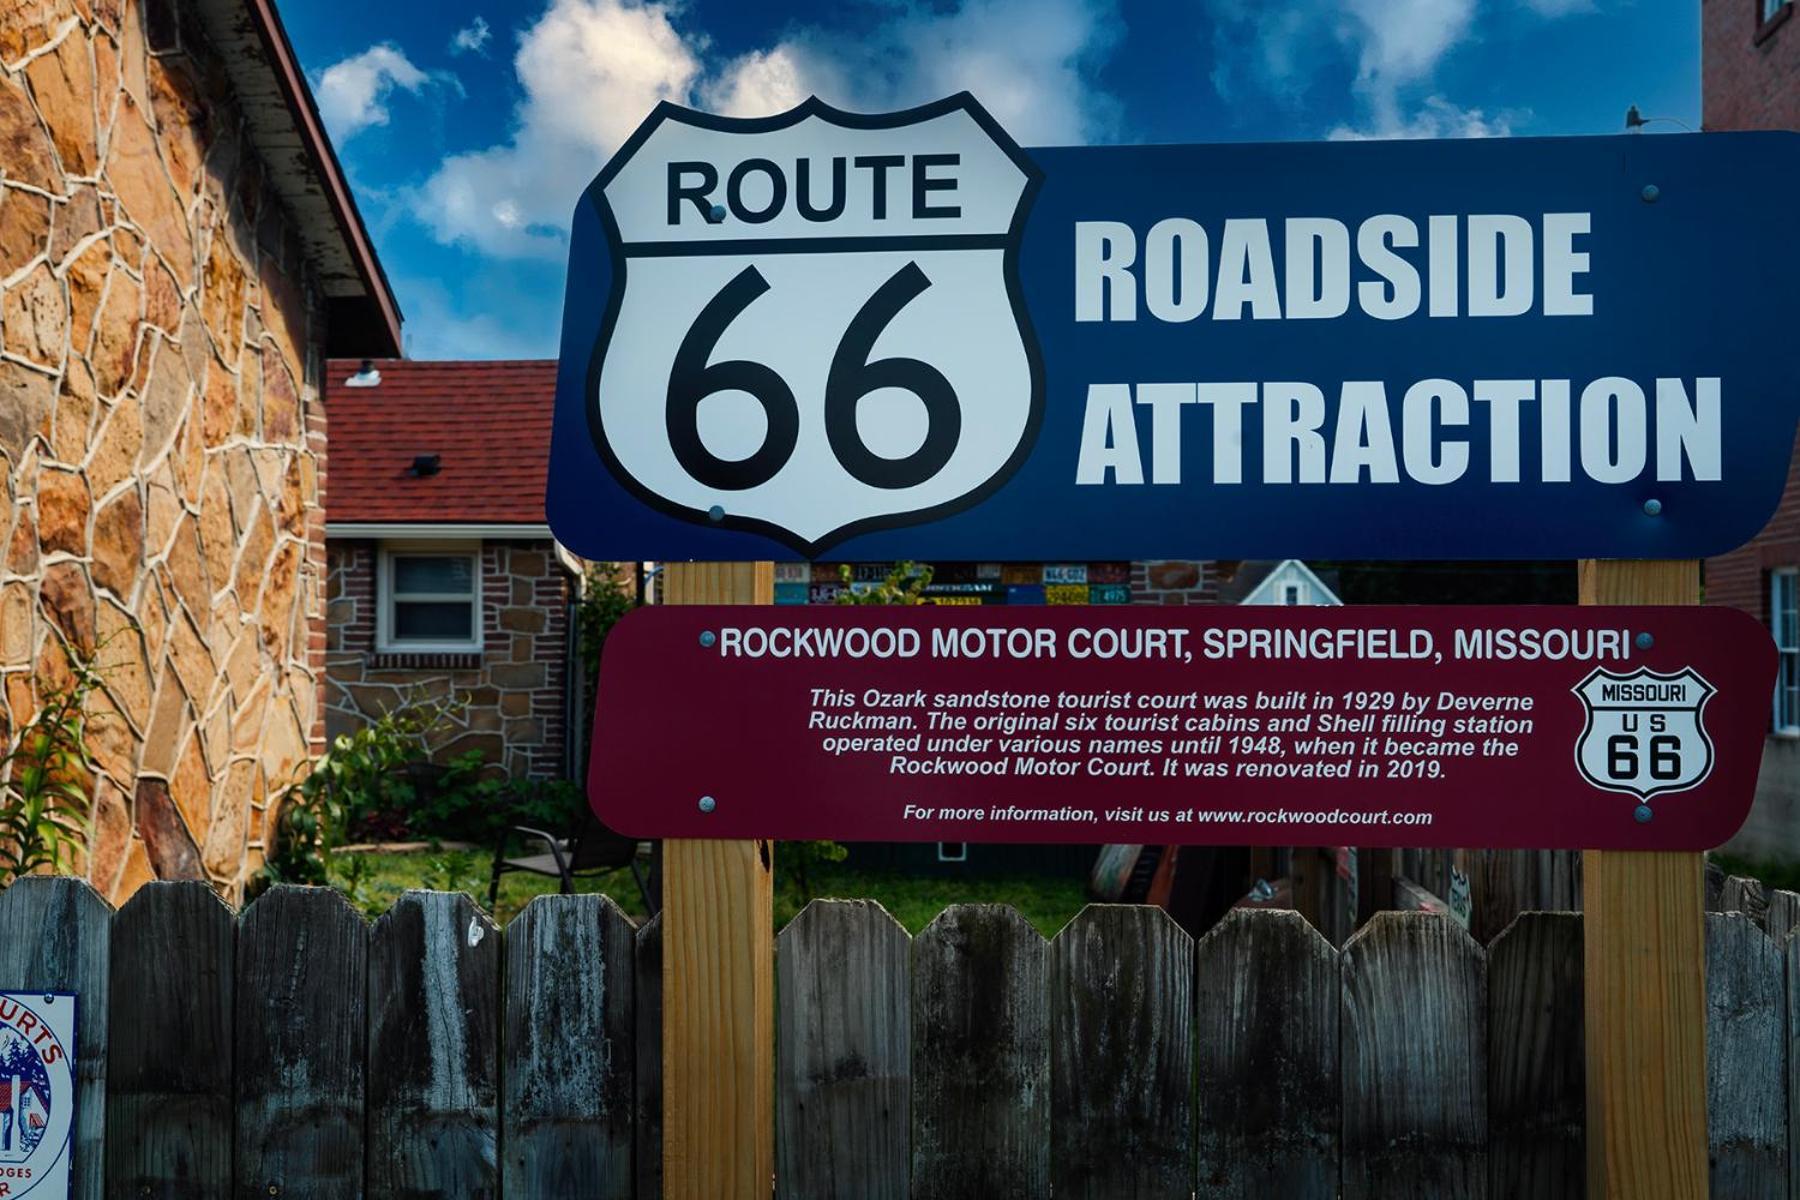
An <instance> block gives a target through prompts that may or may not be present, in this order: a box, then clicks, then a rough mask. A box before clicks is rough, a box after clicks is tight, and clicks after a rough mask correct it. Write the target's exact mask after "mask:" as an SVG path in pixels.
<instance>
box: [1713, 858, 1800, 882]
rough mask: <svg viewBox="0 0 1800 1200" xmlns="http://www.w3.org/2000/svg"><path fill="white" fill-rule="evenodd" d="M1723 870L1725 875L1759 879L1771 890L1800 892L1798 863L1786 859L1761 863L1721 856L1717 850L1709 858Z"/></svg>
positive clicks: (1748, 859)
mask: <svg viewBox="0 0 1800 1200" xmlns="http://www.w3.org/2000/svg"><path fill="white" fill-rule="evenodd" d="M1709 857H1711V859H1712V860H1713V861H1714V862H1715V863H1718V864H1719V866H1720V867H1722V868H1724V870H1725V873H1726V874H1727V875H1747V876H1749V877H1750V878H1752V879H1760V880H1762V881H1763V883H1764V884H1766V885H1767V886H1769V887H1771V888H1780V889H1782V890H1785V891H1790V892H1800V862H1795V861H1794V860H1792V859H1788V860H1785V861H1782V862H1761V861H1758V860H1756V859H1750V858H1739V857H1738V856H1737V855H1735V854H1721V853H1719V852H1718V851H1717V850H1715V851H1713V853H1712V854H1711V855H1710V856H1709Z"/></svg>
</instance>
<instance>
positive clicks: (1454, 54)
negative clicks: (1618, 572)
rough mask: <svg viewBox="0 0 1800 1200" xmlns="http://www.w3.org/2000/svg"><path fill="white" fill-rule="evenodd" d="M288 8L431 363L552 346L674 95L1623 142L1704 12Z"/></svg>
mask: <svg viewBox="0 0 1800 1200" xmlns="http://www.w3.org/2000/svg"><path fill="white" fill-rule="evenodd" d="M280 7H281V14H282V19H283V20H284V21H285V22H286V24H287V28H288V33H289V36H290V37H291V38H292V40H293V43H294V46H295V49H296V51H297V52H298V54H299V56H300V61H301V64H302V65H303V67H304V68H305V69H306V72H307V74H308V76H309V78H310V79H311V81H312V85H313V90H314V93H315V95H316V96H317V97H318V100H319V106H320V109H321V111H322V112H323V114H324V116H325V120H326V123H327V126H328V127H329V128H330V130H331V132H332V135H333V137H334V139H335V140H336V143H337V148H338V153H339V155H340V157H341V158H342V160H343V163H344V166H345V169H346V170H347V171H348V173H349V175H350V180H351V184H352V186H353V187H354V189H355V192H356V197H357V202H358V204H359V205H360V206H361V208H362V212H363V216H364V219H365V220H366V221H367V222H368V223H369V226H370V228H371V230H372V231H373V233H374V236H375V240H376V243H377V246H378V248H379V250H380V253H381V258H382V262H383V263H384V265H385V266H386V268H387V271H388V275H389V277H390V278H391V279H392V281H393V283H394V287H395V289H396V291H397V292H398V293H399V298H400V304H401V307H402V308H403V309H404V310H405V313H406V338H407V352H408V354H410V355H411V356H413V357H415V358H517V357H549V356H552V355H554V354H555V352H556V337H557V324H558V321H559V319H560V313H561V307H562V283H563V269H564V264H563V258H564V255H565V253H566V249H567V245H566V240H565V235H566V230H567V225H568V219H569V213H570V212H571V210H572V209H573V207H574V202H575V198H576V196H577V195H578V194H579V192H580V191H581V189H582V187H584V186H585V185H586V183H587V182H588V180H590V179H591V178H592V177H593V176H594V175H595V174H596V173H597V172H598V171H599V170H600V168H601V166H602V165H603V164H604V163H605V161H606V157H607V155H608V154H610V153H611V151H612V150H613V149H614V148H615V147H616V146H617V145H618V144H619V143H620V142H621V141H622V140H623V139H624V138H625V137H626V136H627V135H628V134H629V133H630V132H631V130H632V129H633V128H634V127H635V126H636V124H637V123H638V121H639V120H640V119H641V118H642V117H643V115H644V114H645V113H646V112H647V111H648V110H649V109H650V107H651V106H652V105H654V104H655V103H656V101H658V100H661V99H669V100H674V101H677V102H680V103H685V104H693V105H697V106H699V107H703V108H708V109H712V110H715V111H720V112H729V113H739V114H744V115H760V114H763V113H768V112H775V111H780V110H782V109H784V108H787V107H790V106H791V105H792V104H793V103H794V102H795V101H797V100H798V99H800V98H803V97H804V96H806V95H807V94H809V93H814V92H816V93H817V94H819V95H820V96H822V97H823V98H825V99H826V100H828V101H830V102H832V103H834V104H837V105H840V106H842V107H846V108H853V109H863V110H868V111H878V110H882V109H887V108H896V107H903V106H905V105H909V104H914V103H918V102H921V101H923V100H927V99H931V98H934V97H936V96H939V95H943V94H945V93H948V92H953V91H957V90H960V89H963V88H967V89H969V90H970V91H972V92H974V93H975V95H976V97H977V98H979V99H980V100H981V101H982V103H983V104H985V105H986V106H987V107H988V108H989V109H990V110H991V111H992V112H993V113H994V114H995V115H996V116H997V117H998V118H999V119H1000V121H1001V122H1002V124H1004V125H1005V126H1006V127H1007V128H1008V130H1009V131H1011V132H1012V133H1013V135H1014V136H1015V137H1017V138H1018V139H1019V140H1020V141H1021V142H1022V143H1024V144H1025V145H1028V146H1031V145H1055V144H1069V143H1080V142H1086V143H1106V142H1171V141H1187V142H1204V141H1254V140H1292V139H1305V138H1327V137H1338V138H1342V137H1465V136H1506V135H1513V136H1532V135H1536V136H1542V135H1553V134H1593V133H1615V132H1618V131H1620V129H1621V128H1622V125H1623V118H1624V113H1625V109H1626V107H1627V106H1628V105H1631V104H1636V105H1638V106H1639V107H1640V109H1642V111H1643V112H1644V113H1645V114H1647V115H1655V116H1667V117H1673V118H1676V119H1678V120H1680V121H1682V122H1685V123H1686V124H1688V125H1692V126H1696V127H1697V126H1698V125H1699V109H1700V98H1699V93H1700V67H1699V58H1700V28H1699V27H1700V5H1699V3H1698V0H1194V2H1193V3H1188V4H1163V3H1150V2H1148V0H836V2H835V3H834V2H827V0H801V2H797V3H791V4H756V3H750V2H747V0H673V2H663V3H645V2H642V0H523V2H507V3H503V2H501V0H382V2H379V3H372V2H371V0H280ZM1656 128H1663V129H1667V128H1672V126H1666V125H1665V126H1658V127H1656Z"/></svg>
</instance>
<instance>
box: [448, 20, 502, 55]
mask: <svg viewBox="0 0 1800 1200" xmlns="http://www.w3.org/2000/svg"><path fill="white" fill-rule="evenodd" d="M492 35H493V30H491V29H489V28H488V23H487V21H486V19H484V18H483V17H481V16H477V17H476V18H475V19H474V20H473V21H470V22H469V23H468V24H467V25H465V26H463V27H462V28H461V29H459V30H457V31H456V34H455V36H454V37H452V38H451V39H450V53H452V54H462V53H464V52H465V51H469V50H473V51H476V52H477V53H479V52H480V51H481V49H482V48H483V47H484V46H486V45H487V44H488V38H489V37H491V36H492Z"/></svg>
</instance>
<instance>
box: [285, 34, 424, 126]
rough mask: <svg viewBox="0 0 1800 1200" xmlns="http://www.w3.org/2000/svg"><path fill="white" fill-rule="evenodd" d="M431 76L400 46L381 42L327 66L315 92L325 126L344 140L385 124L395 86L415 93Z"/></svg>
mask: <svg viewBox="0 0 1800 1200" xmlns="http://www.w3.org/2000/svg"><path fill="white" fill-rule="evenodd" d="M429 78H430V77H429V76H427V75H426V74H425V72H423V71H421V70H419V68H417V67H415V66H413V64H412V61H411V60H410V59H408V58H407V57H406V54H405V53H404V52H403V51H402V50H401V49H400V48H399V47H397V46H395V45H393V44H391V43H388V42H381V43H379V44H377V45H374V46H370V47H369V48H368V49H367V50H364V51H363V52H362V53H361V54H354V55H352V56H350V57H349V58H346V59H344V60H343V61H342V62H338V63H333V64H332V65H331V66H329V67H326V68H325V70H324V72H323V73H322V74H321V75H320V76H319V79H318V85H317V86H316V87H315V88H314V89H313V94H314V95H315V96H316V97H317V99H318V102H319V115H320V116H321V117H323V118H324V119H325V127H326V128H327V129H329V130H330V131H331V136H332V137H333V138H334V139H336V140H337V141H338V142H340V143H341V142H343V141H344V140H345V139H347V138H350V137H352V136H354V135H355V134H356V133H358V132H359V131H361V130H364V129H367V128H368V127H369V126H371V125H386V124H387V123H388V98H389V96H391V95H392V94H393V91H394V89H395V88H400V89H401V90H402V91H407V92H414V93H416V92H418V91H419V89H421V88H423V87H424V86H425V84H426V82H427V81H428V80H429Z"/></svg>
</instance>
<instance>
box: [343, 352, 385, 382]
mask: <svg viewBox="0 0 1800 1200" xmlns="http://www.w3.org/2000/svg"><path fill="white" fill-rule="evenodd" d="M380 385H381V372H380V371H377V370H376V369H375V360H374V359H371V358H365V359H363V360H362V366H361V367H360V368H359V369H358V370H357V372H356V374H354V375H352V376H351V377H350V378H348V379H346V380H344V386H345V387H355V388H364V387H379V386H380Z"/></svg>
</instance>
